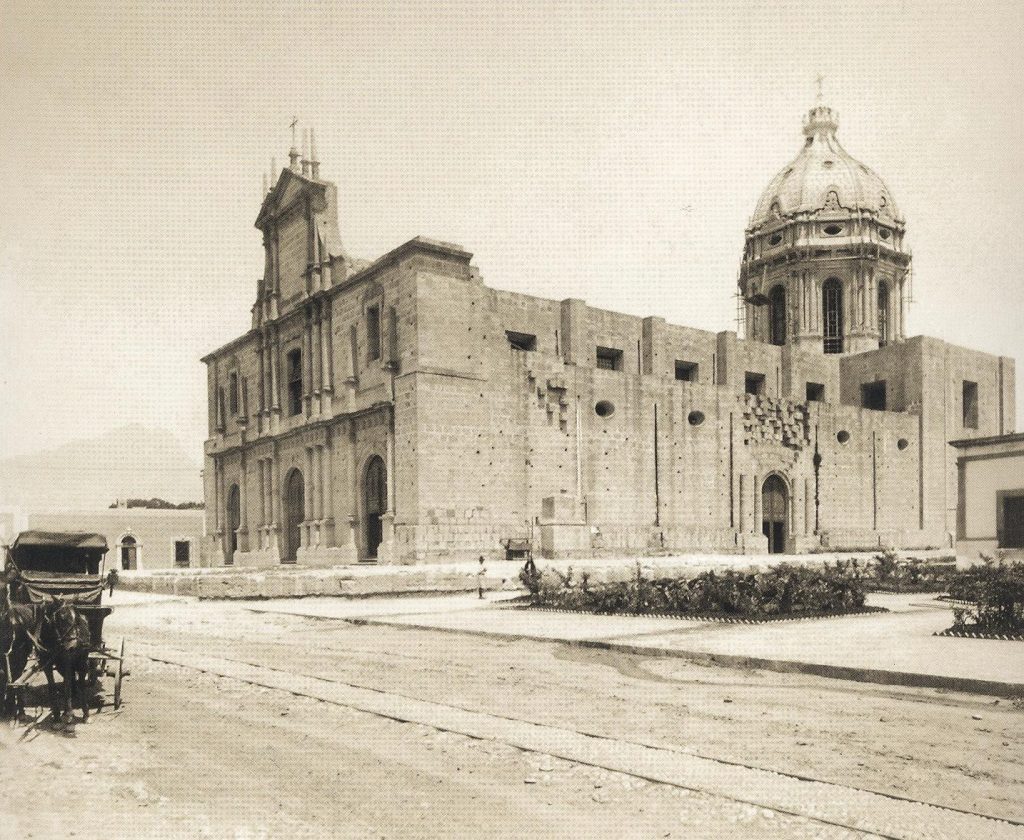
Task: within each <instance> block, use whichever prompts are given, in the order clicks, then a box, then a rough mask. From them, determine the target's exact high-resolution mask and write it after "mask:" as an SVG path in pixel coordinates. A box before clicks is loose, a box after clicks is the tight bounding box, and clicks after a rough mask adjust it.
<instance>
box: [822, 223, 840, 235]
mask: <svg viewBox="0 0 1024 840" xmlns="http://www.w3.org/2000/svg"><path fill="white" fill-rule="evenodd" d="M842 232H843V226H842V225H825V233H827V234H828V235H829V236H835V235H836V234H837V233H842Z"/></svg>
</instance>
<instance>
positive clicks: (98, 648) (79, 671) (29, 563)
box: [3, 531, 124, 718]
mask: <svg viewBox="0 0 1024 840" xmlns="http://www.w3.org/2000/svg"><path fill="white" fill-rule="evenodd" d="M106 553H107V541H106V539H105V538H104V537H103V536H102V535H101V534H88V533H59V532H51V531H23V532H22V533H21V534H19V535H18V537H17V539H15V541H14V545H12V546H11V548H10V549H9V551H8V557H7V563H6V568H5V569H4V576H3V580H4V582H5V584H6V590H7V591H6V598H5V601H6V608H7V621H6V622H5V623H4V629H5V630H6V631H7V632H6V637H7V638H6V644H5V645H4V647H5V650H4V651H3V653H4V662H3V667H4V672H5V673H4V674H3V676H4V677H6V679H5V684H6V691H5V692H3V700H4V706H5V707H8V703H9V701H13V702H14V706H15V707H18V706H20V705H21V696H22V692H23V690H24V688H25V686H26V685H27V684H28V681H29V680H30V679H31V678H32V676H33V675H34V674H35V673H37V672H38V671H40V670H42V671H44V673H45V674H46V677H47V680H48V682H49V685H50V690H51V694H52V695H53V696H54V697H55V698H56V693H55V684H54V680H53V671H54V669H56V670H58V671H59V672H60V673H61V676H62V677H63V679H64V702H63V704H62V706H61V710H62V711H63V713H64V714H66V715H70V706H71V702H72V691H73V688H74V687H75V684H76V682H78V683H81V684H80V685H79V694H80V699H81V703H82V711H83V714H84V716H85V717H86V718H87V717H88V703H89V699H90V696H92V695H96V690H97V684H98V681H99V678H100V677H101V676H103V675H107V676H111V677H113V704H114V708H115V709H116V708H118V707H119V706H120V705H121V679H122V675H123V672H124V639H123V638H122V639H121V640H120V643H119V644H118V646H117V648H116V649H115V648H113V647H108V646H107V645H106V644H105V643H104V641H103V620H104V619H105V618H106V617H107V616H108V615H109V614H110V613H111V607H106V606H103V603H102V601H103V590H104V589H106V588H107V587H110V591H111V594H113V583H114V580H115V579H116V573H111V574H109V575H104V573H103V562H104V555H105V554H106ZM99 702H100V707H101V708H102V698H100V700H99ZM53 710H54V713H55V715H56V714H57V712H58V704H57V701H56V699H55V700H54V703H53Z"/></svg>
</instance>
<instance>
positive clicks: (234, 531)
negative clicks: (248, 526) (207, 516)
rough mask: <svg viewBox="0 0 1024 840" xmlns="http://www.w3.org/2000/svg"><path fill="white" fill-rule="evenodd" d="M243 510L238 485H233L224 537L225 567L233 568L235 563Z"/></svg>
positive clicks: (229, 493) (229, 492)
mask: <svg viewBox="0 0 1024 840" xmlns="http://www.w3.org/2000/svg"><path fill="white" fill-rule="evenodd" d="M241 514H242V509H241V506H240V504H239V495H238V485H237V484H232V485H231V489H230V490H228V509H227V517H226V518H227V529H228V532H227V533H226V534H225V535H224V565H225V566H231V565H233V564H234V562H235V552H236V551H238V526H239V525H240V524H241V522H242V516H241Z"/></svg>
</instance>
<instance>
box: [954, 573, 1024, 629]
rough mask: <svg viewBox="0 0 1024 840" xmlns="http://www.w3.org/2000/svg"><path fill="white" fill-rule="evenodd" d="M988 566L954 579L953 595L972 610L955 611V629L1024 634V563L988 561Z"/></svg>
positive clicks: (957, 574) (959, 608)
mask: <svg viewBox="0 0 1024 840" xmlns="http://www.w3.org/2000/svg"><path fill="white" fill-rule="evenodd" d="M983 559H984V561H985V562H984V563H982V564H981V565H978V566H972V567H971V568H969V569H964V570H963V571H961V572H957V573H956V575H954V577H953V580H952V581H951V582H950V586H949V595H950V597H951V598H955V599H956V600H958V601H968V602H970V606H966V607H954V608H953V629H954V630H972V631H977V632H981V633H1006V634H1016V633H1024V562H1021V561H1014V562H1010V563H1007V562H1006V561H1004V560H999V561H998V562H996V561H994V560H993V559H992V558H991V557H984V558H983Z"/></svg>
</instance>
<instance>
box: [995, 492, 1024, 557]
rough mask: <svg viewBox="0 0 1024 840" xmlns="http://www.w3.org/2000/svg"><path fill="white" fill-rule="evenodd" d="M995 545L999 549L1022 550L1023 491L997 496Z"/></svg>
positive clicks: (1023, 533) (1023, 538)
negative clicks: (996, 544)
mask: <svg viewBox="0 0 1024 840" xmlns="http://www.w3.org/2000/svg"><path fill="white" fill-rule="evenodd" d="M997 496H998V503H997V508H996V524H997V528H998V534H997V543H998V545H999V547H1000V548H1024V491H1021V490H1007V491H1002V492H1000V493H998V494H997Z"/></svg>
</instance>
